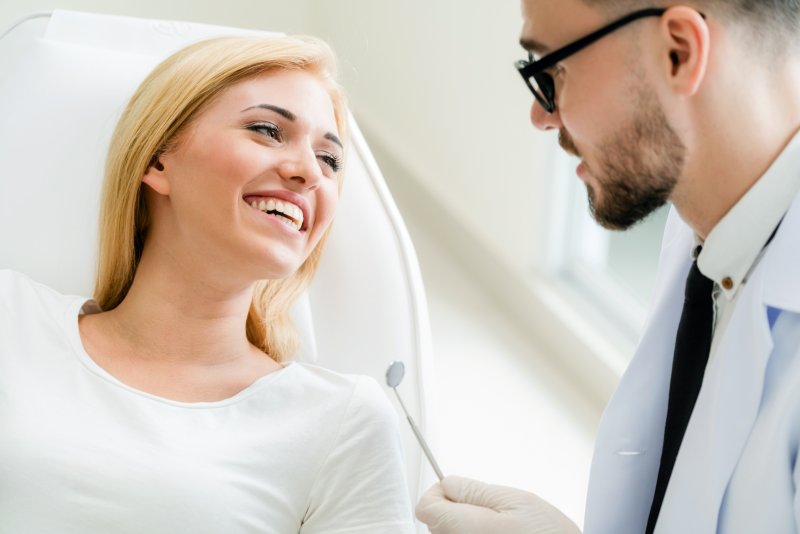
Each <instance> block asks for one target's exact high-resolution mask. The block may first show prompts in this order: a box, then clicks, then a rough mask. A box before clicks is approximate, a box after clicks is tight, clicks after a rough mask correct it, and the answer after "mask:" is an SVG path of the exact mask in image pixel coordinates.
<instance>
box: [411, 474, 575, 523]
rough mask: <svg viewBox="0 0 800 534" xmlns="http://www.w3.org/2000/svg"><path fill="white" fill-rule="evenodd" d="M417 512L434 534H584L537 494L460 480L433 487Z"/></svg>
mask: <svg viewBox="0 0 800 534" xmlns="http://www.w3.org/2000/svg"><path fill="white" fill-rule="evenodd" d="M416 512H417V518H419V520H420V521H422V522H423V523H425V524H426V525H428V529H430V531H431V533H432V534H580V529H579V528H578V527H577V526H576V525H575V523H573V522H572V521H570V520H569V519H568V518H567V516H565V515H564V514H562V513H561V512H559V511H558V510H557V509H556V508H554V507H553V506H552V505H550V504H549V503H548V502H547V501H544V500H543V499H540V498H539V497H537V496H536V495H534V494H533V493H528V492H527V491H522V490H518V489H514V488H507V487H505V486H491V485H489V484H484V483H483V482H479V481H477V480H471V479H468V478H462V477H456V476H450V477H446V478H445V479H444V480H442V482H441V483H439V484H435V485H434V486H433V487H431V489H429V490H428V491H427V493H425V495H423V496H422V499H420V501H419V503H418V504H417V510H416Z"/></svg>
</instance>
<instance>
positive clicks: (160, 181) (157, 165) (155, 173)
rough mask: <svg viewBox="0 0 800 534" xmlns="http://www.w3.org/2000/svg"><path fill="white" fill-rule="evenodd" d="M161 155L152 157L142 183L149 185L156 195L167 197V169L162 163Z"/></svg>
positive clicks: (162, 157)
mask: <svg viewBox="0 0 800 534" xmlns="http://www.w3.org/2000/svg"><path fill="white" fill-rule="evenodd" d="M162 159H166V158H164V156H163V155H160V156H155V157H153V160H152V161H151V162H150V166H149V167H147V170H146V171H145V173H144V176H142V182H143V183H145V184H147V185H149V186H150V188H151V189H152V190H153V191H155V192H156V193H158V194H160V195H164V196H168V195H169V179H168V178H167V168H166V166H165V165H164V163H163V162H162Z"/></svg>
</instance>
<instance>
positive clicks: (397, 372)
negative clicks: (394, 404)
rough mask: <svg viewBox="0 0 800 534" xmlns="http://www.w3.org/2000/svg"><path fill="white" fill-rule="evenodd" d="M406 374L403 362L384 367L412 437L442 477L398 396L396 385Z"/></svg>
mask: <svg viewBox="0 0 800 534" xmlns="http://www.w3.org/2000/svg"><path fill="white" fill-rule="evenodd" d="M405 375H406V366H405V364H404V363H403V362H399V361H396V362H392V363H390V364H389V368H388V369H386V385H387V386H389V387H390V388H392V390H393V391H394V394H395V396H397V401H398V402H399V403H400V407H401V408H402V409H403V412H404V413H405V414H406V419H408V424H409V425H411V431H412V432H414V437H416V438H417V442H419V446H420V447H422V452H424V453H425V456H426V457H427V458H428V462H430V464H431V467H432V468H433V471H434V472H435V473H436V476H437V477H439V480H442V479H443V478H444V475H443V474H442V470H441V469H439V464H437V463H436V460H435V459H434V458H433V453H432V452H431V450H430V449H429V448H428V444H427V443H426V442H425V438H423V437H422V432H420V430H419V428H418V427H417V424H416V423H415V422H414V419H412V418H411V414H409V413H408V410H407V409H406V405H405V403H403V399H401V398H400V393H398V392H397V386H399V385H400V382H402V381H403V377H404V376H405Z"/></svg>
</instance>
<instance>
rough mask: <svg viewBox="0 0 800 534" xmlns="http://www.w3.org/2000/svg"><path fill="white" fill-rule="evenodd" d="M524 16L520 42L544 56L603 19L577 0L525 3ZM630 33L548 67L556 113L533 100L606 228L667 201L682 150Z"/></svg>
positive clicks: (539, 122) (538, 119) (540, 121)
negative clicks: (574, 164) (575, 162)
mask: <svg viewBox="0 0 800 534" xmlns="http://www.w3.org/2000/svg"><path fill="white" fill-rule="evenodd" d="M523 20H524V25H523V30H522V37H521V41H522V42H523V43H526V44H529V43H532V42H535V43H536V44H537V46H538V45H543V46H544V47H545V49H544V50H542V51H541V52H542V53H544V54H546V53H548V52H549V51H552V50H555V49H557V48H559V47H561V46H564V45H565V44H568V43H569V42H571V41H573V40H575V39H577V38H580V37H582V36H584V35H586V34H588V33H590V32H592V31H594V30H596V29H598V28H600V27H601V26H604V25H605V24H607V23H608V22H609V20H608V19H607V18H606V17H604V16H603V14H602V13H601V12H600V11H598V10H597V9H594V8H591V7H589V6H587V5H586V4H584V3H583V2H581V1H580V0H523ZM650 22H652V21H650ZM645 23H646V22H645V21H639V22H636V23H635V24H645ZM645 33H646V32H643V33H642V38H644V35H645ZM635 38H636V33H635V32H634V31H626V30H625V29H623V30H619V31H618V32H615V33H613V34H610V35H608V36H606V37H604V38H603V39H601V40H599V41H597V42H595V43H594V44H592V45H590V46H589V47H587V48H585V49H584V50H582V51H580V52H578V53H577V54H575V55H574V56H570V57H569V58H567V59H565V60H564V62H563V63H562V64H560V65H557V66H556V67H555V68H554V70H553V72H552V74H553V77H554V79H555V81H556V100H555V101H556V111H555V112H554V113H552V114H547V113H546V112H545V111H544V109H542V107H541V106H540V105H539V104H538V103H537V102H536V101H534V102H533V105H532V108H531V121H532V122H533V124H534V126H536V127H537V128H540V129H543V130H550V129H558V130H559V143H560V144H561V147H562V148H563V149H564V150H565V151H566V152H568V153H569V154H572V155H574V156H577V157H579V158H581V164H580V165H579V167H578V169H577V174H578V176H579V177H580V178H581V180H583V182H584V183H585V184H586V188H587V191H588V196H589V202H590V206H591V210H592V215H593V216H594V218H595V219H596V220H597V222H598V223H600V224H601V225H602V226H604V227H606V228H611V229H626V228H629V227H630V226H632V225H633V224H635V223H636V222H638V221H640V220H642V219H643V218H645V217H646V216H647V215H649V214H650V213H652V212H653V211H654V210H656V209H657V208H658V207H660V206H662V205H663V204H664V203H665V202H666V201H667V199H668V198H669V196H670V195H671V193H672V191H673V189H674V188H675V185H676V183H677V181H678V179H679V177H680V175H681V173H682V171H683V167H684V159H685V152H686V149H685V147H684V145H683V143H682V141H681V139H680V138H679V137H678V135H677V134H676V132H675V131H674V130H673V129H672V127H671V126H670V125H669V122H668V120H667V117H666V116H665V114H664V110H663V108H662V106H661V103H660V102H659V99H658V96H657V94H656V93H655V91H654V90H653V89H652V87H651V86H650V85H649V84H648V81H647V75H646V70H645V69H644V67H643V66H642V65H641V61H642V60H641V59H640V58H639V57H638V55H637V54H636V50H637V46H635V45H638V43H635V41H634V39H635ZM536 51H537V52H540V51H539V50H536Z"/></svg>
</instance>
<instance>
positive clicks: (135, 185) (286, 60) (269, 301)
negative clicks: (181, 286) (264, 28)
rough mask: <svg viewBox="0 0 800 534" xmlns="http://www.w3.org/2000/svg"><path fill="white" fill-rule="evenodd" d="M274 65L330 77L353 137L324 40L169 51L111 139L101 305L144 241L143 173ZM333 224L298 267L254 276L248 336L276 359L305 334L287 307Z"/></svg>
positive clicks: (229, 40) (120, 289)
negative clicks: (203, 115)
mask: <svg viewBox="0 0 800 534" xmlns="http://www.w3.org/2000/svg"><path fill="white" fill-rule="evenodd" d="M274 70H303V71H308V72H311V73H313V74H315V75H316V76H317V77H318V78H319V79H320V80H321V81H322V83H323V84H324V86H325V87H326V89H327V91H328V94H329V95H330V98H331V102H332V104H333V109H334V115H335V118H336V124H337V127H338V129H339V135H340V137H341V139H342V141H343V143H344V144H345V146H347V139H348V136H347V115H348V114H347V107H346V103H345V100H344V95H343V93H342V90H341V88H340V86H339V84H338V83H337V82H336V79H335V76H336V63H335V59H334V56H333V53H332V51H331V49H330V48H329V47H328V45H327V44H325V43H324V42H323V41H321V40H319V39H316V38H313V37H306V36H289V37H221V38H216V39H209V40H206V41H201V42H199V43H195V44H193V45H190V46H188V47H186V48H184V49H182V50H180V51H178V52H176V53H175V54H173V55H172V56H170V57H169V58H167V59H166V60H164V61H163V62H162V63H161V64H159V65H158V66H157V67H156V68H155V69H154V70H153V72H151V73H150V75H149V76H148V77H147V78H146V79H145V80H144V81H143V82H142V83H141V85H140V86H139V88H138V89H137V90H136V92H135V93H134V95H133V97H132V98H131V100H130V102H129V103H128V106H127V107H126V109H125V111H124V112H123V114H122V117H121V118H120V120H119V122H118V123H117V127H116V130H115V131H114V135H113V136H112V138H111V145H110V148H109V152H108V159H107V161H106V169H105V178H104V185H103V194H102V200H101V209H100V227H99V241H100V242H99V245H100V250H99V264H98V269H97V280H96V282H95V289H94V298H95V300H96V301H97V303H98V304H99V305H100V307H101V308H102V309H103V310H111V309H113V308H115V307H117V306H118V305H119V303H120V302H122V300H123V299H124V298H125V295H126V294H127V293H128V290H129V289H130V287H131V284H132V283H133V277H134V274H135V272H136V268H137V266H138V264H139V260H140V258H141V255H142V250H143V249H144V243H145V240H146V238H147V228H148V224H149V215H148V211H147V206H146V204H145V200H144V193H143V191H142V187H143V186H142V177H143V175H144V173H145V172H146V170H147V169H148V167H149V166H150V165H151V164H152V163H153V162H154V161H155V160H156V159H157V157H158V156H159V155H160V154H162V153H164V152H165V151H167V150H168V149H169V148H170V145H171V143H173V142H174V141H175V139H176V138H177V137H178V135H179V134H180V133H181V132H182V131H183V130H184V129H185V128H186V127H187V126H188V125H189V124H190V123H191V122H192V120H193V119H194V118H195V117H196V116H197V115H198V114H199V113H200V112H202V111H203V110H204V109H205V108H206V107H208V105H209V104H210V103H211V102H212V101H213V100H214V98H215V97H216V96H217V95H219V94H220V93H221V92H222V91H223V90H225V89H226V88H228V87H230V86H231V85H232V84H234V83H236V82H239V81H242V80H245V79H248V78H252V77H254V76H257V75H260V74H263V73H265V72H269V71H274ZM339 176H342V173H341V172H340V173H339ZM339 186H340V187H341V178H340V181H339ZM329 231H330V229H329V230H328V232H326V233H325V235H324V236H323V237H322V238H321V239H320V241H319V243H318V244H317V246H316V247H315V248H314V250H313V251H312V252H311V254H310V255H309V257H308V258H307V259H306V261H305V262H303V264H302V265H301V266H300V268H299V269H298V270H297V271H296V272H295V273H294V274H293V275H291V276H289V277H287V278H285V279H281V280H263V281H259V282H258V283H257V284H256V287H255V291H254V292H253V300H252V302H251V304H250V311H249V313H248V316H247V324H246V333H247V338H248V340H249V341H250V342H251V343H252V344H253V345H255V346H257V347H259V348H260V349H261V350H263V351H264V352H265V353H266V354H267V355H269V356H270V357H272V358H273V359H274V360H276V361H282V360H285V359H287V358H289V357H291V356H292V355H293V354H294V352H295V351H296V348H297V344H298V339H297V333H296V330H295V329H294V326H293V325H292V322H291V319H290V318H289V309H290V308H291V305H292V303H293V302H294V301H295V300H296V299H297V297H298V296H299V295H300V294H301V293H302V292H303V291H304V290H305V288H306V287H307V286H308V284H309V283H310V281H311V279H312V278H313V276H314V274H315V273H316V270H317V266H318V264H319V260H320V257H321V254H322V249H323V247H324V244H325V241H326V239H327V236H328V233H329Z"/></svg>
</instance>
